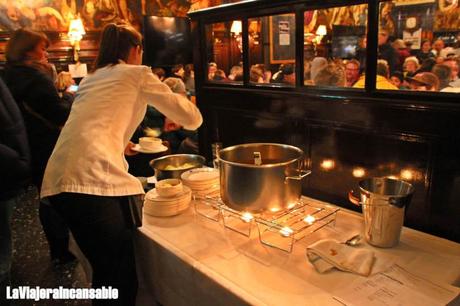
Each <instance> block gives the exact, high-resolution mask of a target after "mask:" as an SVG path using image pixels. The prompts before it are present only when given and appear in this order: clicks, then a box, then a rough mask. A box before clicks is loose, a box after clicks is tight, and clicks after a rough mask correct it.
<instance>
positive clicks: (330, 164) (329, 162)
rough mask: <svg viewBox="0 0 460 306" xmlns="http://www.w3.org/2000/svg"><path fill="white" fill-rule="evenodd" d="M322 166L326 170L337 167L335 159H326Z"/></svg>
mask: <svg viewBox="0 0 460 306" xmlns="http://www.w3.org/2000/svg"><path fill="white" fill-rule="evenodd" d="M320 167H321V168H323V169H324V170H326V171H327V170H332V169H334V167H335V161H334V160H333V159H325V160H323V161H322V162H321V164H320Z"/></svg>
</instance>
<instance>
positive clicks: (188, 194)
mask: <svg viewBox="0 0 460 306" xmlns="http://www.w3.org/2000/svg"><path fill="white" fill-rule="evenodd" d="M191 200H192V191H191V189H190V188H189V187H187V186H184V185H183V184H182V182H181V180H180V179H166V180H161V181H159V182H158V183H156V185H155V188H154V189H152V190H150V191H149V192H147V193H146V195H145V200H144V212H145V213H146V214H148V215H151V216H154V217H169V216H174V215H178V214H180V213H182V212H183V211H185V210H186V209H187V208H188V207H189V205H190V201H191Z"/></svg>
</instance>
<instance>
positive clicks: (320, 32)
mask: <svg viewBox="0 0 460 306" xmlns="http://www.w3.org/2000/svg"><path fill="white" fill-rule="evenodd" d="M316 35H320V36H325V35H327V28H326V26H325V25H324V24H322V25H320V26H319V27H318V29H317V30H316Z"/></svg>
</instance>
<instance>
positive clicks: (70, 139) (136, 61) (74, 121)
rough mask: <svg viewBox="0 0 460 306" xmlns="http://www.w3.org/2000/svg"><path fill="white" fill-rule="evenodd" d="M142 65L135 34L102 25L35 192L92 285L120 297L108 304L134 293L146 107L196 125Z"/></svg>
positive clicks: (192, 113) (131, 298)
mask: <svg viewBox="0 0 460 306" xmlns="http://www.w3.org/2000/svg"><path fill="white" fill-rule="evenodd" d="M141 62H142V37H141V35H140V34H139V33H138V32H137V31H136V30H135V29H134V28H132V27H130V26H127V25H115V24H108V25H107V26H105V28H104V29H103V31H102V38H101V43H100V47H99V54H98V57H97V59H96V63H95V70H94V71H93V72H92V73H91V74H89V75H88V76H86V77H85V78H84V79H83V80H82V81H81V83H80V86H79V89H78V92H77V94H76V97H75V100H74V102H73V105H72V111H71V113H70V116H69V120H68V121H67V123H66V125H65V126H64V128H63V129H62V132H61V135H60V137H59V139H58V142H57V144H56V147H55V149H54V151H53V154H52V155H51V158H50V160H49V162H48V165H47V168H46V172H45V177H44V181H43V187H42V190H41V196H42V197H50V201H51V203H52V205H53V207H55V208H56V209H57V210H58V211H59V212H60V213H61V214H62V216H64V218H65V220H66V221H67V222H68V224H69V227H70V229H71V231H72V233H73V235H74V237H75V240H76V241H77V243H78V245H79V247H80V249H81V250H82V251H83V253H84V254H85V256H86V257H87V258H88V260H89V262H90V264H91V266H92V269H93V282H92V286H93V287H94V288H98V287H101V286H112V287H113V288H117V289H118V290H119V299H118V300H117V301H113V300H111V301H110V303H108V304H110V305H135V297H136V292H137V276H136V265H135V260H134V250H133V234H134V229H135V226H137V225H138V224H137V223H136V222H132V220H133V218H134V217H135V216H136V215H135V214H133V213H131V211H132V209H134V208H135V207H136V206H135V205H133V203H136V201H138V200H139V198H141V197H142V195H143V193H144V190H143V188H142V185H141V183H140V181H139V180H138V179H137V178H135V177H134V176H132V175H130V174H129V173H128V166H127V163H126V160H125V157H124V153H125V154H131V153H132V151H131V150H130V148H131V147H130V142H129V139H130V138H131V136H132V135H133V133H134V131H135V130H136V128H137V126H138V125H139V124H140V123H141V121H142V119H143V118H144V115H145V112H146V109H147V104H150V105H152V106H154V107H155V108H156V109H157V110H158V111H160V112H161V113H163V114H164V115H165V116H167V117H168V118H171V119H172V120H174V122H177V123H179V124H181V125H182V126H184V127H185V128H186V129H190V130H194V129H196V128H198V127H199V126H200V125H201V123H202V117H201V114H200V112H199V110H198V109H197V108H196V106H195V105H193V104H192V103H190V102H189V101H188V100H187V99H186V98H185V97H183V96H181V95H179V94H174V93H172V92H171V90H170V89H169V87H168V86H167V85H165V84H163V83H162V82H160V80H158V78H157V77H155V76H154V75H153V73H152V71H151V69H150V68H149V67H146V66H142V65H140V64H141ZM131 145H132V144H131ZM98 302H101V301H96V300H95V301H93V305H95V304H96V303H98ZM106 302H108V301H106Z"/></svg>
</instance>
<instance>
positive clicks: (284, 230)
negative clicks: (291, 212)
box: [280, 226, 294, 237]
mask: <svg viewBox="0 0 460 306" xmlns="http://www.w3.org/2000/svg"><path fill="white" fill-rule="evenodd" d="M292 233H294V231H293V230H292V228H290V227H287V226H285V227H283V228H282V229H280V234H281V235H282V236H284V237H289V236H291V235H292Z"/></svg>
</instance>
